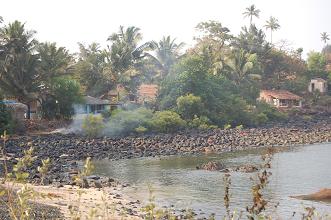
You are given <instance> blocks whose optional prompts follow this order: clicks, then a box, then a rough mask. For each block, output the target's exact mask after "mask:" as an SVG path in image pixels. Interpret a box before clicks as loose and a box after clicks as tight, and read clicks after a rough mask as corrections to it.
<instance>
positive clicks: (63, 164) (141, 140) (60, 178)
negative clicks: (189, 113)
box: [5, 117, 331, 219]
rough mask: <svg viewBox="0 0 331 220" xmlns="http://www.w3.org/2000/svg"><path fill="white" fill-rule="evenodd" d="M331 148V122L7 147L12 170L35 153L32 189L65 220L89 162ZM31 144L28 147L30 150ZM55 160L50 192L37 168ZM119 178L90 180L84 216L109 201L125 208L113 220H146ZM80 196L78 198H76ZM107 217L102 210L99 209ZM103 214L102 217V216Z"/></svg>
mask: <svg viewBox="0 0 331 220" xmlns="http://www.w3.org/2000/svg"><path fill="white" fill-rule="evenodd" d="M328 142H331V118H330V117H328V118H326V119H323V120H319V121H315V122H310V123H305V124H304V126H302V124H300V123H299V124H290V123H289V124H288V126H277V125H276V126H271V127H263V128H247V129H242V130H236V129H228V130H222V129H214V130H208V131H190V132H186V133H185V132H180V133H177V134H159V135H149V136H139V137H125V138H110V137H104V138H95V139H89V138H86V137H83V136H79V135H72V134H71V135H63V134H54V133H53V134H47V135H32V136H21V137H15V138H12V139H10V140H9V141H8V143H7V145H6V148H5V150H6V152H7V158H8V159H9V160H8V164H9V166H11V165H12V164H14V163H15V158H17V157H22V155H23V150H24V149H27V147H28V146H32V147H34V148H35V150H34V155H36V156H37V159H36V160H35V161H34V162H33V164H32V166H31V168H29V170H28V171H29V173H30V179H29V181H30V186H32V187H33V188H34V189H35V190H36V191H38V192H44V193H50V194H52V195H54V196H55V197H54V198H52V200H47V199H43V200H39V201H37V202H38V203H42V204H45V205H50V206H52V207H56V208H59V209H60V211H61V213H63V215H64V216H65V218H69V217H70V216H69V209H68V205H70V204H71V205H74V204H75V201H77V200H78V194H77V189H78V187H77V186H76V183H75V182H74V181H73V177H74V176H75V175H77V174H78V172H79V169H80V168H81V164H80V163H81V161H82V160H84V159H85V158H86V157H89V156H90V157H92V160H101V159H110V160H118V159H131V158H146V157H147V158H148V157H149V158H152V157H167V156H184V155H185V156H188V155H192V156H194V155H202V154H221V153H226V152H234V151H241V150H251V149H259V148H266V147H270V146H271V147H275V148H279V147H292V146H301V145H307V144H318V143H328ZM27 143H29V144H27ZM47 157H50V158H51V162H52V163H51V167H50V169H49V172H48V174H47V177H46V179H45V180H46V183H45V184H46V186H42V185H40V175H39V174H38V173H37V172H36V170H37V169H36V168H37V167H38V166H40V165H41V160H42V159H46V158H47ZM113 178H114V179H116V177H100V176H94V175H93V176H88V177H87V181H88V188H84V189H81V190H82V191H84V192H85V193H83V196H82V199H83V200H81V201H83V203H82V204H83V206H82V207H81V209H80V211H81V212H82V213H83V215H87V214H88V211H89V210H90V209H91V208H95V207H96V204H98V205H97V207H100V206H102V204H103V202H104V201H105V200H103V199H102V198H104V199H106V200H107V201H108V202H109V203H110V204H115V207H116V206H119V207H120V208H115V209H113V210H112V211H113V212H112V214H113V216H112V219H121V218H122V217H123V213H125V214H127V216H126V218H125V219H141V214H142V213H141V208H142V206H143V204H140V201H139V202H138V201H130V200H132V199H130V198H129V197H125V196H127V195H125V193H123V192H122V191H121V190H122V189H123V188H124V187H130V186H129V185H128V184H121V183H118V182H116V181H115V180H114V179H113ZM74 194H75V195H74ZM100 210H101V211H102V209H100ZM100 210H99V212H100Z"/></svg>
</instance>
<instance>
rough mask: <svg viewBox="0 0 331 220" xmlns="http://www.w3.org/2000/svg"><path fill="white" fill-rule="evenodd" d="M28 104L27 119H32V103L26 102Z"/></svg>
mask: <svg viewBox="0 0 331 220" xmlns="http://www.w3.org/2000/svg"><path fill="white" fill-rule="evenodd" d="M26 105H27V106H28V112H27V113H26V119H31V106H30V103H27V104H26Z"/></svg>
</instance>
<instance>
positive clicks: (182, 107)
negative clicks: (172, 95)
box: [177, 94, 204, 119]
mask: <svg viewBox="0 0 331 220" xmlns="http://www.w3.org/2000/svg"><path fill="white" fill-rule="evenodd" d="M177 109H178V113H179V114H180V115H181V116H182V118H184V119H193V118H194V116H200V115H201V114H202V112H203V109H204V106H203V104H202V101H201V98H200V97H199V96H194V95H192V94H188V95H185V96H180V97H178V98H177Z"/></svg>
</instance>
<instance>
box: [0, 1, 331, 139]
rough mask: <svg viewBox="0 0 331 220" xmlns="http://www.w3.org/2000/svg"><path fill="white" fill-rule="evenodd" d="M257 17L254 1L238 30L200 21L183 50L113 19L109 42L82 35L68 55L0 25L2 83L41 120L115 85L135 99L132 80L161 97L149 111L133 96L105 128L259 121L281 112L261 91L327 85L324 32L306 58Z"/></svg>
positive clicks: (15, 27) (17, 26)
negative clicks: (35, 105)
mask: <svg viewBox="0 0 331 220" xmlns="http://www.w3.org/2000/svg"><path fill="white" fill-rule="evenodd" d="M259 15H260V10H259V9H258V8H257V7H256V6H255V5H251V6H250V7H247V8H246V10H245V12H244V13H243V16H244V17H246V18H249V21H250V22H249V24H248V25H246V26H243V27H242V28H241V31H240V33H239V34H238V35H234V34H232V33H231V31H230V29H229V28H227V27H225V26H224V25H222V23H221V22H219V21H206V22H201V23H199V24H198V25H197V26H196V30H197V31H198V33H199V35H198V36H196V37H195V39H196V44H195V45H193V46H192V47H190V48H188V49H187V50H186V52H183V50H182V48H183V43H182V42H177V41H176V39H175V38H173V37H171V36H164V37H163V38H162V39H161V40H159V41H155V40H153V41H147V42H146V41H143V35H142V32H141V30H140V29H139V28H138V27H135V26H128V27H124V26H120V27H119V29H118V31H117V32H115V33H112V34H110V36H109V37H108V39H107V43H108V45H107V47H105V48H102V47H101V46H100V45H101V44H99V43H91V44H89V45H87V46H85V45H83V44H81V43H79V48H80V51H79V53H77V54H70V53H69V52H68V51H67V50H66V49H65V48H63V47H57V46H56V44H55V43H49V42H44V43H42V42H38V41H37V40H36V39H35V38H34V34H35V32H34V31H30V30H26V28H25V25H24V24H23V23H21V22H19V21H14V22H12V23H9V24H3V25H2V26H1V27H0V42H1V43H0V47H1V53H0V90H1V91H3V92H4V93H5V95H6V96H8V97H14V98H15V99H17V100H18V101H20V102H22V103H24V104H26V105H28V106H30V103H31V102H34V101H38V102H39V103H41V104H42V109H41V110H42V116H43V117H44V118H47V119H53V118H64V119H70V118H71V116H72V115H73V113H74V112H73V105H74V104H75V103H79V102H80V101H81V100H82V97H81V96H82V94H86V95H91V96H94V97H100V96H102V95H105V94H106V97H107V94H110V93H117V94H120V97H119V99H118V101H119V102H121V103H125V102H128V101H132V100H134V97H135V96H137V89H138V86H139V85H141V84H143V83H145V84H149V83H153V84H157V85H158V86H159V91H158V97H157V99H156V100H155V101H152V102H151V103H149V105H147V104H144V105H143V106H144V107H146V108H147V109H142V108H139V107H141V106H142V104H137V103H136V105H137V106H138V109H135V110H129V111H126V110H123V111H120V112H117V113H116V114H114V113H111V112H106V113H104V114H103V115H104V116H106V118H109V120H110V121H109V123H108V124H109V125H107V126H106V127H107V128H109V129H108V130H109V132H110V133H112V134H131V133H145V132H153V131H160V132H172V131H174V130H176V129H175V128H174V127H175V125H173V124H177V125H178V128H181V127H184V125H186V126H189V127H192V128H208V127H210V126H212V127H213V126H218V127H224V126H228V125H231V126H232V127H235V126H238V125H244V126H256V125H263V124H265V123H268V122H270V121H273V120H279V119H281V118H286V114H284V113H280V112H278V111H277V110H276V109H273V108H272V107H270V106H267V105H265V104H263V103H259V102H258V101H257V98H258V95H259V92H260V90H261V89H283V90H289V91H291V92H294V93H295V94H297V95H300V96H304V97H308V98H307V100H308V99H309V97H314V95H313V94H311V95H307V87H308V83H309V81H310V80H311V78H314V77H320V78H323V79H326V80H328V83H329V84H330V81H331V73H330V72H329V70H330V62H331V60H330V58H331V56H330V54H331V49H330V45H327V41H328V40H329V35H328V34H327V33H325V32H323V33H322V34H321V40H322V41H323V42H324V43H325V47H324V49H323V50H322V52H314V51H312V52H310V53H309V54H308V59H307V61H305V60H303V59H302V53H303V48H298V49H293V48H288V47H286V45H285V44H284V45H281V46H278V44H273V42H272V34H273V33H274V32H275V31H277V30H278V29H279V28H281V25H280V24H279V22H278V20H277V18H275V17H272V16H270V18H269V19H268V20H267V21H266V23H265V25H264V27H265V28H266V29H267V31H270V41H269V42H268V40H267V39H266V32H265V30H264V29H263V28H261V27H258V26H257V25H256V24H255V23H254V21H255V19H259ZM118 88H121V90H120V91H119V90H118ZM109 92H110V93H109ZM102 97H104V96H102ZM132 97H133V99H132ZM318 99H321V101H320V102H318V101H317V99H316V100H315V99H314V100H313V98H312V100H313V101H314V102H311V103H314V104H317V105H322V104H323V105H324V106H328V104H327V103H328V100H329V98H328V96H326V97H322V96H321V97H318ZM124 106H125V105H124ZM306 106H309V105H307V104H306ZM124 108H125V107H124ZM135 115H136V116H135ZM169 117H173V121H171V120H170V119H169ZM169 120H170V121H169ZM183 120H185V121H183ZM168 122H169V124H167V123H168Z"/></svg>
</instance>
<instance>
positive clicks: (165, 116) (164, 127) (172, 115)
mask: <svg viewBox="0 0 331 220" xmlns="http://www.w3.org/2000/svg"><path fill="white" fill-rule="evenodd" d="M185 125H186V122H185V121H184V120H183V119H182V118H181V117H180V115H178V114H177V113H176V112H172V111H160V112H156V113H155V114H154V116H153V118H152V121H151V123H150V126H151V127H152V129H154V130H155V131H158V132H163V133H171V132H175V131H178V130H180V129H182V128H183V127H184V126H185Z"/></svg>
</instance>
